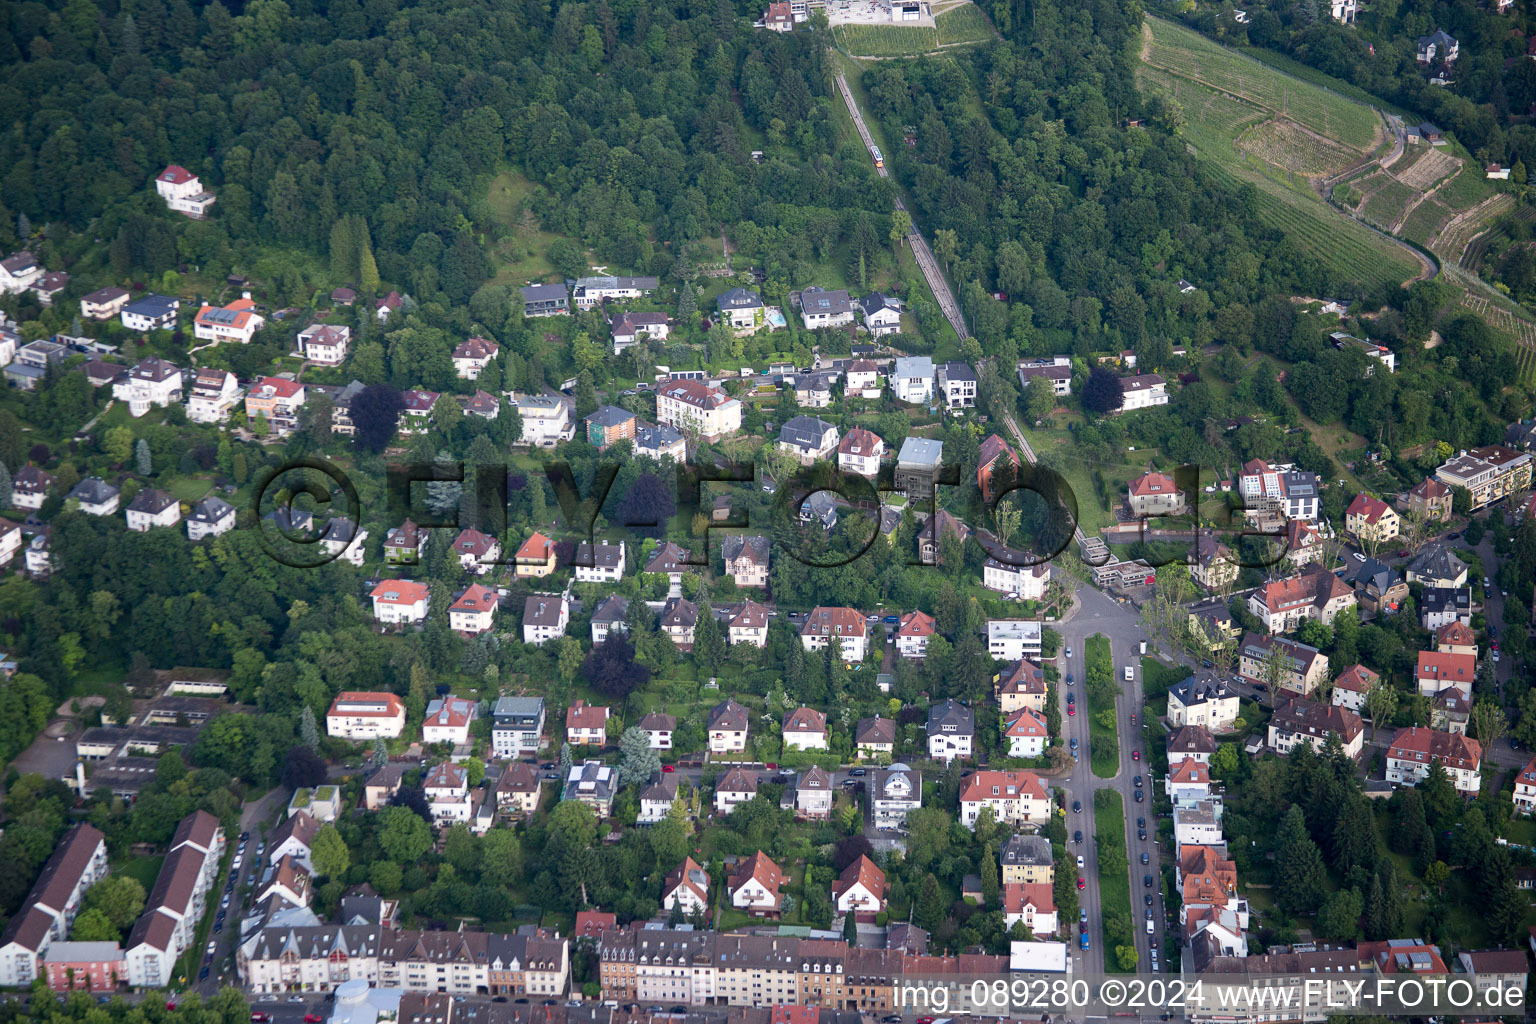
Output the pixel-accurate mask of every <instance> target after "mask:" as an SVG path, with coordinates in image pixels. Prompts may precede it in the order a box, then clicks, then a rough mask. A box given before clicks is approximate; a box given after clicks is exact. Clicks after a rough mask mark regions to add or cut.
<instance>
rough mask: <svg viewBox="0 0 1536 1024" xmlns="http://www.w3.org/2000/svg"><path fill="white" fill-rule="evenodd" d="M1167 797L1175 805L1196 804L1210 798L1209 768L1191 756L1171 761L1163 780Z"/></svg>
mask: <svg viewBox="0 0 1536 1024" xmlns="http://www.w3.org/2000/svg"><path fill="white" fill-rule="evenodd" d="M1164 789H1165V791H1166V792H1167V794H1168V799H1169V800H1170V801H1171V802H1172V803H1173V804H1174V805H1175V806H1182V805H1185V804H1198V803H1200V802H1201V801H1202V800H1209V799H1210V798H1211V769H1210V766H1209V765H1207V764H1202V763H1201V762H1199V761H1197V760H1195V759H1194V758H1192V757H1186V758H1181V759H1179V760H1177V761H1173V762H1171V764H1170V766H1169V769H1168V777H1167V779H1166V780H1165V786H1164Z"/></svg>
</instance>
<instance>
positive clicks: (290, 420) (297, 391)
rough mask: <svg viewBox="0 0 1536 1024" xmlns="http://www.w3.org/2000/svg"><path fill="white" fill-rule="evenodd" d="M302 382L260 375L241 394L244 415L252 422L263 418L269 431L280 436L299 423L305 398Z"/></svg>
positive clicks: (292, 429) (290, 430)
mask: <svg viewBox="0 0 1536 1024" xmlns="http://www.w3.org/2000/svg"><path fill="white" fill-rule="evenodd" d="M305 398H306V396H305V393H304V385H303V384H300V383H299V382H298V381H296V380H289V379H288V378H286V377H262V378H261V379H260V380H258V381H256V383H254V384H252V385H251V386H250V389H249V390H247V391H246V393H245V417H246V419H247V420H249V421H250V422H251V423H252V424H253V425H254V424H256V423H257V422H259V421H261V420H265V421H266V424H267V427H268V429H269V430H270V431H271V433H272V434H274V435H276V436H278V437H283V436H286V435H288V434H291V433H293V431H294V430H295V429H297V427H298V425H299V409H300V408H301V407H302V406H303V405H304V401H305Z"/></svg>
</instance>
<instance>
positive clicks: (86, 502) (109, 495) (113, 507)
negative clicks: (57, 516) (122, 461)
mask: <svg viewBox="0 0 1536 1024" xmlns="http://www.w3.org/2000/svg"><path fill="white" fill-rule="evenodd" d="M121 493H122V492H121V491H120V490H119V489H118V488H116V487H114V486H112V485H111V484H109V483H107V482H106V481H104V480H103V479H102V478H101V477H99V476H88V477H86V478H85V479H84V480H81V481H80V482H79V483H78V484H76V485H75V486H74V489H73V490H71V491H70V492H69V495H68V496H67V498H66V499H65V500H66V501H73V502H76V503H77V504H78V505H79V507H80V511H81V512H84V513H86V514H87V515H92V516H110V515H112V514H113V513H115V512H116V511H117V502H118V497H119V495H121Z"/></svg>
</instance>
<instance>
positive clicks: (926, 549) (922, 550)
mask: <svg viewBox="0 0 1536 1024" xmlns="http://www.w3.org/2000/svg"><path fill="white" fill-rule="evenodd" d="M946 537H954V538H955V539H956V540H958V541H959V542H960V543H961V545H962V546H963V545H964V544H965V542H966V541H968V540H970V539H971V528H970V527H969V526H966V525H965V524H964V523H962V522H961V521H960V520H959V519H956V518H955V517H954V516H953V515H951V514H950V512H949V510H948V509H942V508H941V509H939V510H938V511H937V512H935V513H934V514H933V515H931V516H929V517H928V518H926V519H924V520H923V525H922V526H921V527H919V528H918V531H917V560H918V561H919V562H921V563H922V564H923V565H942V564H943V563H944V559H943V557H942V552H943V547H944V538H946Z"/></svg>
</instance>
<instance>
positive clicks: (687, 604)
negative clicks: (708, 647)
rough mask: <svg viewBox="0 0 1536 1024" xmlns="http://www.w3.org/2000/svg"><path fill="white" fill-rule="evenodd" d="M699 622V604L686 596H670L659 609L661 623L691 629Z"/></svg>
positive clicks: (665, 625) (664, 625)
mask: <svg viewBox="0 0 1536 1024" xmlns="http://www.w3.org/2000/svg"><path fill="white" fill-rule="evenodd" d="M698 623H699V606H698V605H696V604H694V603H693V602H692V601H690V600H688V599H687V598H686V597H670V598H668V599H667V603H666V604H665V605H663V606H662V609H661V625H662V626H663V627H667V626H676V627H679V628H682V629H692V628H693V627H694V626H696V625H698Z"/></svg>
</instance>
